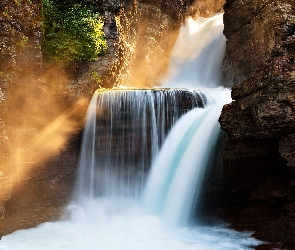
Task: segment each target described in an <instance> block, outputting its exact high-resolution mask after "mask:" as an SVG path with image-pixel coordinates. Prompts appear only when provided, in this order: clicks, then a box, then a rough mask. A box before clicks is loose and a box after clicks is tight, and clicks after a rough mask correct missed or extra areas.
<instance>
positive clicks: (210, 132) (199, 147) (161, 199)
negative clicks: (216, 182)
mask: <svg viewBox="0 0 295 250" xmlns="http://www.w3.org/2000/svg"><path fill="white" fill-rule="evenodd" d="M222 106H223V104H215V105H211V106H209V107H206V108H205V109H194V110H192V111H191V112H189V113H187V114H186V115H185V116H184V117H182V118H181V119H180V120H179V121H178V122H177V124H176V126H175V127H174V128H173V129H172V131H171V132H170V134H169V136H168V138H167V139H166V141H165V144H164V145H163V148H162V150H161V152H160V155H159V157H158V158H157V159H155V162H154V164H153V166H152V172H151V175H150V178H149V181H148V183H147V187H146V193H145V198H144V203H145V206H146V207H148V208H149V210H150V211H153V212H156V213H157V214H160V215H161V216H163V218H164V219H165V221H167V222H169V223H172V224H178V225H179V224H181V225H187V224H188V222H189V218H190V215H191V210H192V209H193V205H194V204H196V203H198V201H199V199H198V198H199V195H200V190H201V186H202V181H203V176H204V173H205V171H206V167H207V165H208V162H209V160H210V158H212V157H214V156H213V155H212V153H213V149H214V145H215V144H216V142H217V138H218V135H219V124H218V117H219V115H220V112H221V108H222Z"/></svg>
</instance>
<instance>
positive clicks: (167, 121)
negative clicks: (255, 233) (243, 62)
mask: <svg viewBox="0 0 295 250" xmlns="http://www.w3.org/2000/svg"><path fill="white" fill-rule="evenodd" d="M221 20H222V15H219V16H217V17H213V18H210V19H205V20H202V22H200V21H198V22H194V21H192V20H188V21H187V23H186V25H185V26H183V27H182V30H181V32H180V37H179V41H177V44H182V46H184V49H182V50H179V48H177V49H175V51H174V54H173V56H172V60H171V70H170V74H169V76H167V79H165V80H163V82H164V86H165V87H169V86H170V87H171V86H177V87H181V88H183V87H185V88H189V89H190V90H188V89H167V88H164V89H162V88H156V89H142V90H134V89H133V90H131V91H129V90H125V89H115V90H112V91H109V90H100V91H96V93H95V94H94V96H93V98H92V101H91V103H90V105H89V109H88V113H87V122H86V125H85V131H84V137H83V144H82V151H81V155H80V163H79V170H78V173H77V182H76V186H75V190H74V198H73V202H72V203H71V204H70V205H69V206H68V208H67V213H66V215H67V216H66V219H64V220H61V221H57V222H48V223H44V224H41V225H39V226H38V227H36V228H31V229H27V230H19V231H16V232H14V233H12V234H10V235H7V236H5V237H3V238H2V240H1V242H0V250H19V249H23V250H29V249H30V250H34V249H36V250H61V249H62V250H77V249H89V250H94V249H95V250H125V249H126V250H138V249H140V250H150V249H153V250H163V249H169V250H189V249H198V250H208V249H211V250H241V249H243V250H246V249H251V248H252V247H253V246H257V245H259V244H260V243H261V242H259V241H257V240H255V239H254V238H252V237H251V233H250V232H242V233H241V232H236V231H233V230H230V229H228V228H227V225H225V224H223V223H219V224H216V225H211V226H204V225H198V224H193V223H191V222H192V221H191V214H192V212H193V210H194V207H196V206H197V205H198V204H199V203H200V192H201V189H202V181H203V176H204V174H205V171H206V167H207V166H208V163H209V162H210V161H211V160H212V158H213V157H214V152H213V151H214V150H213V148H214V146H215V143H216V139H217V137H218V134H219V130H220V128H219V124H218V122H217V121H218V116H219V114H220V111H221V108H222V106H223V105H224V104H225V103H227V102H229V101H230V98H229V93H230V91H229V90H226V89H223V88H222V87H220V85H221V83H222V79H221V75H220V67H221V66H220V65H221V60H222V55H223V51H224V41H225V39H224V37H223V35H222V24H221V22H220V21H221ZM184 35H186V39H182V38H183V37H182V36H184ZM183 41H188V42H189V43H188V44H185V45H183ZM177 44H176V46H178V45H177ZM192 45H194V46H192ZM220 46H221V47H220ZM190 49H192V50H190ZM177 52H181V53H177ZM191 64H192V65H193V66H190V65H191ZM176 66H177V67H176ZM208 87H210V88H208ZM217 87H218V88H217ZM139 125H140V126H139ZM147 179H148V180H147Z"/></svg>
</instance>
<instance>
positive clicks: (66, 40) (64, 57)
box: [42, 0, 107, 65]
mask: <svg viewBox="0 0 295 250" xmlns="http://www.w3.org/2000/svg"><path fill="white" fill-rule="evenodd" d="M43 15H44V21H43V28H44V30H43V31H44V35H43V42H42V51H43V55H44V59H45V61H46V62H56V61H58V62H60V63H63V64H65V65H67V64H69V63H70V62H73V61H79V60H95V59H97V57H98V56H102V55H104V54H105V53H106V50H107V44H106V40H105V38H104V33H103V30H102V28H103V20H102V18H101V17H100V15H99V13H97V12H95V10H94V9H93V8H92V7H90V6H86V5H82V4H80V3H76V2H75V1H74V0H66V1H59V0H43Z"/></svg>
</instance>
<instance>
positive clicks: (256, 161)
mask: <svg viewBox="0 0 295 250" xmlns="http://www.w3.org/2000/svg"><path fill="white" fill-rule="evenodd" d="M224 10H225V14H224V24H225V30H224V34H225V36H226V38H227V48H226V58H225V61H224V73H225V79H226V81H227V84H228V86H233V87H232V98H233V100H234V101H233V102H232V103H231V104H229V105H226V106H225V107H224V108H223V111H222V115H221V117H220V124H221V126H222V128H223V129H224V130H225V131H226V133H227V135H228V145H227V147H226V149H225V151H224V155H223V156H224V159H225V160H226V161H227V162H228V164H227V166H226V167H225V170H224V171H225V172H224V176H225V183H226V184H224V189H225V190H227V191H226V192H225V193H227V195H228V196H227V198H226V197H225V198H224V199H225V201H224V207H226V206H228V208H229V206H230V205H229V204H231V206H233V207H234V208H233V207H232V208H231V209H229V210H230V211H231V212H233V211H235V213H234V214H235V215H234V216H233V215H230V213H227V215H228V216H229V217H230V220H231V221H232V222H233V225H234V226H235V227H237V228H239V229H248V230H254V231H256V233H255V235H256V236H257V237H259V238H260V239H263V240H266V241H274V242H275V241H282V242H283V243H284V244H285V246H289V247H291V248H292V247H294V245H295V240H294V239H295V237H294V236H295V235H294V232H295V227H294V225H295V220H294V216H293V213H292V211H293V210H292V208H293V206H294V202H295V190H294V181H295V175H294V174H295V171H294V170H295V169H294V132H295V95H294V87H295V74H294V72H295V63H294V52H295V9H294V2H293V1H292V0H290V1H288V0H286V1H255V0H252V1H246V2H245V1H240V0H228V1H227V2H226V4H225V6H224ZM286 160H287V161H288V163H287V161H286ZM229 173H230V174H229ZM229 197H230V198H229ZM235 209H236V210H235ZM225 214H226V213H225ZM278 232H279V233H278Z"/></svg>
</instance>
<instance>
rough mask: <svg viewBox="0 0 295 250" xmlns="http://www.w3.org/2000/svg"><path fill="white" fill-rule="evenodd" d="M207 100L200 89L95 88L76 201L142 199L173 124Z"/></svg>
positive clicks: (200, 106) (79, 172)
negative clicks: (155, 160) (148, 176)
mask: <svg viewBox="0 0 295 250" xmlns="http://www.w3.org/2000/svg"><path fill="white" fill-rule="evenodd" d="M205 104H206V98H205V95H204V94H203V93H202V92H196V91H189V90H181V89H177V90H162V89H154V90H148V89H146V90H134V89H133V90H124V89H116V90H101V91H96V92H95V94H94V95H93V98H92V100H91V102H90V105H89V109H88V112H87V120H86V125H85V131H84V136H83V142H82V150H81V155H80V162H79V167H78V174H77V185H76V188H75V199H76V200H78V201H79V202H81V201H82V200H83V198H91V199H93V198H95V197H99V196H106V197H110V196H117V197H118V196H121V197H134V198H138V197H139V196H140V195H141V192H142V189H143V187H144V185H145V181H146V173H147V172H148V171H149V168H150V163H151V159H154V158H156V157H157V155H158V152H159V147H160V146H161V145H162V142H163V141H164V138H165V137H166V134H167V131H168V130H169V128H170V127H172V126H173V125H174V123H175V122H176V121H177V120H178V118H179V117H180V116H181V115H182V114H183V113H185V112H187V110H190V109H192V108H195V107H199V108H203V107H204V105H205Z"/></svg>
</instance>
